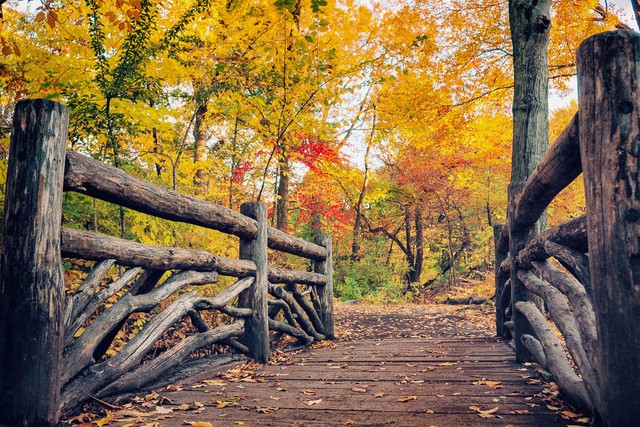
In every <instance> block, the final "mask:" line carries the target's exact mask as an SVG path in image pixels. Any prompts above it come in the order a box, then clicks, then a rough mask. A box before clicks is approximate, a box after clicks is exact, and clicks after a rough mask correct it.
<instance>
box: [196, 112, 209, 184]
mask: <svg viewBox="0 0 640 427" xmlns="http://www.w3.org/2000/svg"><path fill="white" fill-rule="evenodd" d="M206 114H207V104H206V103H204V104H202V105H199V106H198V108H197V110H196V114H195V121H194V123H193V162H194V163H198V162H203V161H205V160H207V144H206V143H207V141H206V140H205V132H204V129H203V128H204V118H205V115H206ZM205 181H206V172H205V170H204V169H202V168H201V167H199V166H198V167H197V168H196V176H195V184H196V187H197V188H198V193H199V194H204V191H203V190H204V189H205V188H206V185H205V184H206V182H205Z"/></svg>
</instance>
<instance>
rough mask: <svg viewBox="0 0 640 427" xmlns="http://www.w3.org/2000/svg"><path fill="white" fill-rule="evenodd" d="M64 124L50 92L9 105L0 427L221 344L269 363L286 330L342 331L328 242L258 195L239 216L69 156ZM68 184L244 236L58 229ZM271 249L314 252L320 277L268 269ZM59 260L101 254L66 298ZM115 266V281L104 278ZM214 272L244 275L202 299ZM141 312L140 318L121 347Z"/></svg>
mask: <svg viewBox="0 0 640 427" xmlns="http://www.w3.org/2000/svg"><path fill="white" fill-rule="evenodd" d="M67 123H68V113H67V111H66V109H65V108H64V107H63V106H61V105H60V104H57V103H54V102H51V101H48V100H27V101H22V102H20V103H18V105H17V106H16V109H15V113H14V127H13V133H12V138H11V146H10V154H9V167H8V176H7V194H6V198H5V216H4V235H3V243H4V250H3V251H2V261H1V262H2V274H1V275H0V276H1V277H0V402H2V404H0V425H2V424H6V425H41V424H42V425H54V424H56V423H57V422H58V419H59V416H60V413H61V411H67V410H69V409H72V408H74V407H76V406H77V405H78V404H80V403H82V402H83V401H85V400H87V399H89V398H91V397H97V398H101V397H105V396H110V395H116V394H120V393H123V392H127V391H133V390H137V389H140V388H141V387H144V386H146V385H147V384H149V383H150V382H151V381H153V380H156V379H157V378H158V377H160V376H162V374H163V373H165V372H166V371H167V370H168V369H170V368H172V367H174V366H175V365H177V364H179V363H180V362H182V361H183V360H185V359H186V358H187V357H188V356H189V355H191V354H193V353H194V352H196V351H198V350H201V349H204V348H211V346H212V345H214V344H215V345H224V346H227V347H230V348H231V349H233V350H234V351H236V352H241V353H245V354H246V355H248V356H249V357H251V358H253V359H254V360H256V361H258V362H261V363H264V362H266V361H267V360H268V358H269V356H270V353H271V344H272V342H273V341H276V340H278V339H279V338H280V337H282V335H288V336H292V337H294V338H295V339H296V340H297V341H298V342H299V343H301V344H303V345H308V344H310V343H313V342H314V341H319V340H324V339H331V338H333V337H334V331H333V299H332V296H333V273H332V259H331V258H332V250H331V238H330V237H328V236H324V237H322V238H320V239H319V240H318V242H316V243H311V242H307V241H305V240H303V239H300V238H297V237H293V236H290V235H288V234H286V233H284V232H282V231H279V230H277V229H274V228H271V227H268V226H267V213H266V206H265V205H264V204H261V203H245V204H244V205H242V207H241V210H240V212H235V211H233V210H231V209H228V208H225V207H223V206H220V205H216V204H213V203H209V202H206V201H204V200H200V199H197V198H194V197H190V196H186V195H183V194H180V193H177V192H175V191H171V190H167V189H165V188H162V187H159V186H157V185H154V184H151V183H149V182H146V181H143V180H141V179H138V178H135V177H133V176H131V175H129V174H127V173H126V172H124V171H122V170H120V169H117V168H114V167H112V166H109V165H107V164H104V163H102V162H99V161H96V160H94V159H91V158H90V157H87V156H84V155H82V154H79V153H75V152H66V151H65V146H66V135H67ZM63 191H74V192H78V193H82V194H85V195H88V196H91V197H95V198H97V199H101V200H105V201H108V202H112V203H115V204H118V205H121V206H124V207H127V208H130V209H133V210H136V211H139V212H143V213H146V214H150V215H154V216H157V217H160V218H164V219H168V220H172V221H179V222H184V223H189V224H194V225H197V226H201V227H205V228H208V229H213V230H218V231H221V232H223V233H226V234H231V235H235V236H238V237H239V238H240V243H239V245H240V247H239V259H230V258H225V257H221V256H218V255H216V254H213V253H210V252H208V251H205V250H194V249H186V248H178V247H163V246H153V245H145V244H141V243H136V242H131V241H128V240H125V239H120V238H116V237H111V236H107V235H104V234H99V233H95V232H90V231H82V230H76V229H71V228H66V227H62V226H61V214H62V193H63ZM268 248H271V249H272V250H275V251H280V252H285V253H289V254H293V255H297V256H300V257H304V258H307V259H308V260H309V262H310V267H312V268H313V272H311V271H299V270H289V269H285V268H278V267H276V266H271V265H270V264H269V261H268V258H269V257H268ZM62 257H65V258H76V259H82V260H88V261H95V264H94V265H93V267H92V270H91V271H90V272H89V274H88V275H87V276H86V278H85V279H84V282H83V283H82V284H81V285H80V286H79V287H78V289H76V290H74V292H72V293H71V294H70V295H69V296H67V297H66V299H65V298H64V294H65V284H64V279H63V267H62V265H63V264H62ZM116 265H117V266H120V268H119V269H115V268H114V266H116ZM125 267H128V268H127V269H126V270H125ZM116 270H120V271H121V274H120V276H119V277H117V274H116V275H115V276H116V277H115V278H113V279H111V280H108V279H107V275H108V274H109V277H114V271H116ZM110 273H111V274H110ZM219 276H231V277H235V278H237V280H236V281H235V282H234V283H233V284H231V285H230V286H228V287H227V288H226V289H224V290H222V291H221V292H220V293H218V294H217V295H216V296H213V297H204V296H200V295H199V294H198V292H197V288H198V287H200V286H202V285H208V284H213V283H216V282H218V279H219ZM303 288H304V289H303ZM211 312H217V313H219V315H211V314H206V313H211ZM139 313H147V316H146V317H145V318H144V322H146V323H144V325H143V326H141V327H140V328H139V331H138V332H137V333H133V332H131V331H130V332H129V335H130V336H129V337H128V341H127V342H126V343H124V344H122V345H120V347H118V348H114V347H113V344H114V341H115V340H116V337H117V336H118V333H119V331H121V330H122V329H123V328H124V327H125V325H127V324H128V323H131V322H132V321H133V320H134V319H136V318H137V317H136V316H137V314H139ZM280 313H282V314H281V315H280ZM221 318H222V319H224V320H223V321H220V319H221ZM138 319H139V318H138ZM280 319H282V320H280ZM184 324H189V325H190V326H189V327H188V328H187V329H186V332H185V333H184V335H186V336H185V337H184V338H183V339H181V340H180V341H179V342H178V343H177V344H175V345H173V346H172V347H170V348H168V349H163V351H160V352H159V354H155V353H156V352H155V351H154V348H155V346H156V344H157V343H158V342H159V340H161V339H162V338H163V336H164V335H165V334H166V333H167V332H168V331H172V330H175V329H176V328H178V327H180V325H184ZM189 330H191V331H192V332H189Z"/></svg>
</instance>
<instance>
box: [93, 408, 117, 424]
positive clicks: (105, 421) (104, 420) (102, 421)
mask: <svg viewBox="0 0 640 427" xmlns="http://www.w3.org/2000/svg"><path fill="white" fill-rule="evenodd" d="M112 419H113V417H112V416H111V412H108V411H107V415H106V416H105V417H104V418H100V419H99V420H95V421H93V423H94V424H95V425H97V426H98V427H102V426H105V425H107V424H109V423H110V422H111V420H112Z"/></svg>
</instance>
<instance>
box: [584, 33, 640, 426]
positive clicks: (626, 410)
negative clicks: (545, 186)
mask: <svg viewBox="0 0 640 427" xmlns="http://www.w3.org/2000/svg"><path fill="white" fill-rule="evenodd" d="M577 63H578V79H579V84H578V88H579V95H580V111H579V113H580V123H581V125H580V148H581V151H582V169H583V171H584V183H585V192H586V201H587V227H588V237H589V268H590V272H591V278H592V281H593V283H594V286H593V306H594V309H595V314H596V321H597V329H598V351H597V354H598V357H599V361H600V364H599V365H600V366H599V372H600V379H601V384H602V386H601V389H600V392H601V394H600V401H599V402H598V408H597V409H598V414H597V415H598V418H599V419H600V420H601V421H602V423H603V424H604V425H606V426H622V425H635V424H637V421H638V419H640V381H638V378H640V322H639V321H638V318H639V316H638V314H639V313H640V285H639V283H640V202H638V200H639V199H640V179H639V176H640V165H639V158H638V139H639V136H638V135H639V134H640V97H638V93H639V92H640V81H639V79H638V75H639V73H640V35H639V34H638V33H634V32H632V31H626V30H620V31H612V32H607V33H602V34H598V35H596V36H594V37H591V38H589V39H588V40H586V41H585V42H584V43H583V44H582V45H581V46H580V48H579V50H578V62H577Z"/></svg>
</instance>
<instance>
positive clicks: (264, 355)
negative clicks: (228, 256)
mask: <svg viewBox="0 0 640 427" xmlns="http://www.w3.org/2000/svg"><path fill="white" fill-rule="evenodd" d="M240 212H241V213H242V214H243V215H246V216H248V217H250V218H253V219H254V220H255V221H256V223H257V226H258V232H257V234H256V237H255V238H254V239H241V240H240V258H242V259H246V260H250V261H251V262H252V263H253V264H254V265H255V266H256V271H255V273H254V274H255V282H254V284H253V286H251V287H250V288H249V289H247V290H246V291H244V292H243V293H242V294H240V296H239V297H238V306H239V307H246V308H250V309H251V310H253V315H252V316H251V317H250V318H249V319H247V322H246V325H245V330H244V333H243V334H242V336H241V337H240V342H241V343H242V344H244V345H246V346H247V348H248V349H249V354H248V356H249V357H251V358H252V359H253V360H255V361H256V362H258V363H266V362H267V361H268V360H269V356H270V355H271V346H270V342H269V312H268V305H267V299H268V295H269V278H268V276H269V261H268V254H267V206H266V205H265V204H264V203H243V204H242V206H241V207H240Z"/></svg>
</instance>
